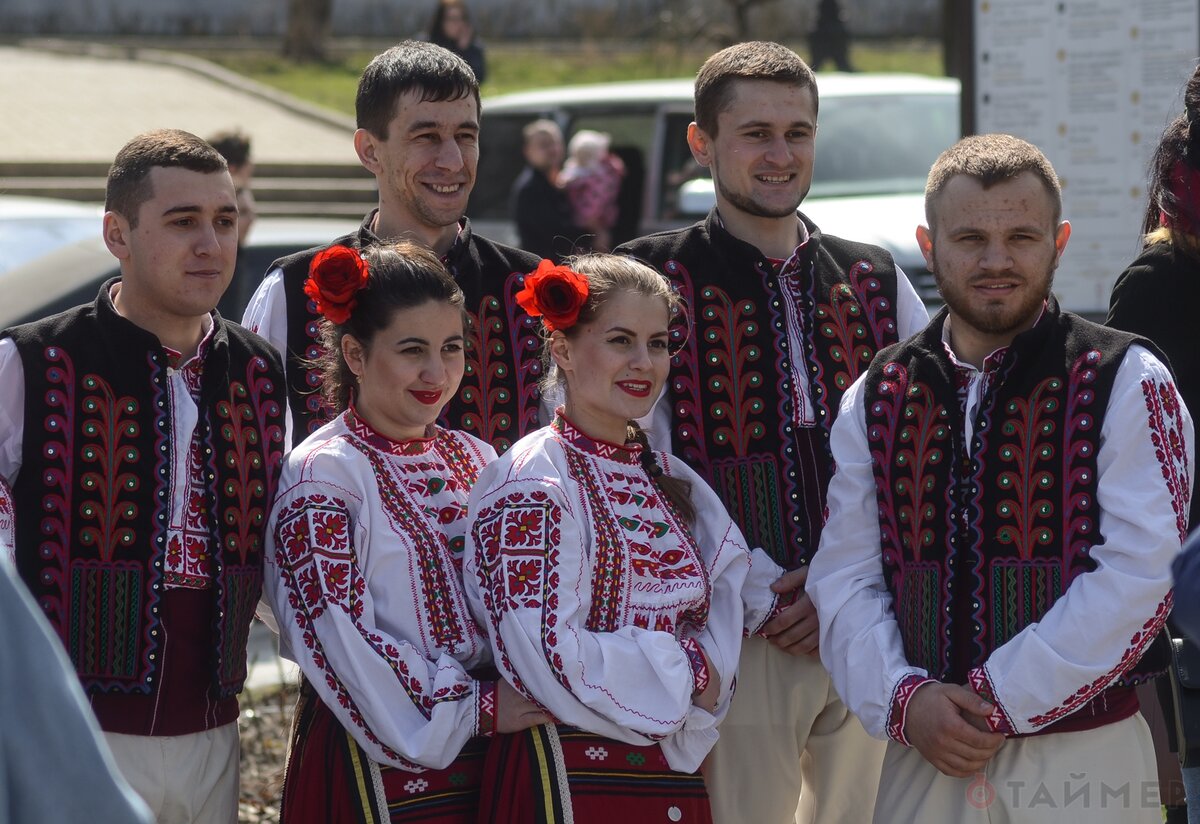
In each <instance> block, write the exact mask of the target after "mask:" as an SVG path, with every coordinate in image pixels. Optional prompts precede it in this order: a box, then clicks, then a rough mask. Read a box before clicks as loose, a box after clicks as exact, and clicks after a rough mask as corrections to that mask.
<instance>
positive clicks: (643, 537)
mask: <svg viewBox="0 0 1200 824" xmlns="http://www.w3.org/2000/svg"><path fill="white" fill-rule="evenodd" d="M565 452H566V457H567V464H568V467H569V469H570V477H571V480H572V481H574V482H575V483H576V484H578V490H579V491H578V495H579V501H578V503H579V504H581V505H582V506H581V507H580V511H581V512H586V513H588V518H587V522H588V526H589V527H590V530H591V538H592V605H591V610H590V612H589V614H588V629H590V630H593V631H596V632H612V631H613V630H615V629H618V628H620V627H622V626H630V625H632V626H637V627H642V628H644V629H653V630H660V631H663V632H671V633H676V634H678V632H679V629H680V625H681V624H683V623H686V624H690V625H692V626H693V627H703V626H704V625H705V623H707V620H708V598H709V587H710V582H709V580H708V571H707V570H706V569H705V567H704V563H703V561H702V560H701V558H700V553H699V549H698V548H697V547H696V543H695V540H694V539H693V538H692V536H691V533H690V532H689V531H688V529H687V527H686V526H685V525H684V524H683V523H682V522H681V521H680V520H678V519H677V518H676V517H675V516H674V513H673V512H671V511H670V510H669V509H668V507H667V505H666V502H665V500H664V499H663V497H662V495H661V493H659V491H658V490H657V488H656V487H655V486H654V484H653V483H651V481H650V479H649V478H648V477H646V475H645V473H644V472H642V471H641V469H640V467H637V466H633V465H629V464H620V463H616V462H613V461H606V460H603V459H596V458H594V457H592V456H589V455H587V454H585V453H582V452H579V451H577V450H574V449H567V450H565Z"/></svg>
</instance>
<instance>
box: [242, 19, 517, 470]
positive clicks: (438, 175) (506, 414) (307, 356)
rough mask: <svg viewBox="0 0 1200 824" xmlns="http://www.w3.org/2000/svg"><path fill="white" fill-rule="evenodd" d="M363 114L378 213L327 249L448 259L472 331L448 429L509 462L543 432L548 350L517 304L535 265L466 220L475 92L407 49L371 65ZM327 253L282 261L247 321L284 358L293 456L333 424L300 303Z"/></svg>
mask: <svg viewBox="0 0 1200 824" xmlns="http://www.w3.org/2000/svg"><path fill="white" fill-rule="evenodd" d="M355 105H356V109H357V116H358V130H357V131H356V132H355V133H354V148H355V150H356V151H357V152H358V157H359V160H360V161H361V162H362V164H363V166H364V167H365V168H366V169H367V170H368V171H370V172H371V173H372V174H373V175H375V178H376V181H377V183H378V185H379V205H378V207H377V208H376V209H374V210H373V211H372V212H371V213H370V214H368V215H367V216H366V218H365V219H364V220H363V223H362V226H361V227H360V228H359V229H358V231H357V232H353V233H351V234H349V235H347V236H345V237H341V238H338V239H337V240H335V241H333V243H332V244H330V245H342V246H351V247H354V248H362V247H364V246H368V245H370V244H371V243H372V242H378V241H379V240H380V239H384V240H398V239H401V238H407V239H408V240H411V241H413V242H415V243H418V244H420V245H422V246H425V247H426V248H429V249H432V250H433V251H434V252H436V253H437V254H438V255H439V256H440V257H441V258H442V261H443V262H444V263H445V264H446V268H447V269H449V270H450V273H451V274H452V275H453V276H454V279H455V280H456V281H457V282H458V285H459V286H460V287H461V288H462V290H463V293H464V294H465V295H466V301H467V302H466V309H467V314H468V316H469V319H470V325H471V334H470V339H469V340H468V341H467V367H466V374H465V375H464V376H463V381H462V389H461V390H460V391H459V393H458V396H457V397H456V398H455V399H454V400H453V401H451V402H450V404H449V405H448V406H447V407H446V412H445V413H444V417H443V423H445V424H446V426H447V428H450V429H462V430H464V431H466V432H469V433H471V434H472V435H475V436H477V437H479V438H481V439H482V440H484V441H487V442H488V443H490V444H492V446H494V447H495V448H496V449H497V450H498V451H500V452H503V451H504V450H505V449H507V448H508V447H509V446H510V445H511V444H512V443H513V442H514V441H515V440H517V438H519V437H520V436H521V435H523V434H525V433H526V432H528V431H531V430H533V429H536V428H537V426H538V393H537V382H538V378H539V376H540V374H541V364H540V363H539V361H538V352H539V351H540V342H539V340H538V338H537V333H536V330H535V328H534V327H533V325H532V324H530V323H528V322H527V319H523V318H522V319H518V317H517V314H518V313H517V311H516V305H515V304H514V303H513V300H512V296H513V295H514V294H515V293H516V292H517V291H519V290H520V288H521V278H522V276H523V275H524V273H526V272H530V271H532V270H533V269H534V268H536V267H537V264H538V259H537V258H536V257H534V256H533V255H530V254H528V253H526V252H522V251H520V250H517V249H513V248H510V247H508V246H503V245H501V244H499V243H493V242H491V241H490V240H487V239H485V238H482V237H480V236H479V235H476V234H473V233H472V231H471V224H470V222H469V221H468V220H467V219H466V218H465V217H463V213H464V212H465V211H466V208H467V198H468V196H469V195H470V194H471V188H472V187H473V186H474V185H475V168H476V165H477V163H478V161H479V105H480V104H479V83H478V82H477V81H476V80H475V75H474V74H473V73H472V72H471V67H470V66H468V65H467V64H466V62H465V61H464V60H463V59H462V58H461V57H458V56H457V55H455V54H453V53H451V52H449V51H447V50H446V49H444V48H442V47H440V46H435V45H433V44H432V43H418V42H413V41H406V42H403V43H400V44H399V45H397V46H393V47H392V48H390V49H388V50H387V51H385V52H383V53H382V54H380V55H378V56H377V57H375V59H373V60H372V61H371V62H370V63H369V64H368V65H367V68H366V69H365V70H364V71H363V74H362V78H361V79H360V80H359V84H358V97H357V99H356V102H355ZM324 248H326V247H319V248H315V249H309V250H307V251H304V252H300V253H298V254H295V255H292V256H290V257H286V258H283V259H282V260H278V261H276V262H275V264H274V265H273V266H272V267H271V271H270V272H269V273H268V274H267V276H266V278H265V279H264V280H263V282H262V284H261V285H260V286H259V288H258V291H257V292H255V294H254V296H253V297H252V298H251V300H250V304H249V306H247V308H246V314H245V317H244V318H243V320H242V323H243V324H244V325H245V326H246V328H248V329H252V330H254V331H256V332H258V333H259V334H261V335H262V336H263V337H265V338H266V339H267V340H269V341H270V342H271V343H272V344H274V346H275V348H276V349H278V350H279V352H280V353H281V354H283V355H284V358H285V370H286V372H287V377H288V400H289V409H290V412H291V418H292V424H293V426H292V444H291V445H293V446H294V445H296V444H298V443H300V442H301V441H302V440H304V439H305V438H306V437H307V436H308V435H309V434H310V433H311V432H314V431H315V430H316V429H318V428H319V427H320V426H321V424H323V423H325V422H326V421H328V420H329V419H330V418H331V417H332V414H331V410H329V409H327V408H325V407H324V406H323V404H322V402H321V396H320V391H319V390H320V378H319V376H318V373H317V371H316V370H315V369H313V368H312V366H311V363H312V361H314V360H315V358H316V356H317V355H319V354H320V351H321V348H320V343H319V340H318V338H317V328H318V325H319V320H320V317H319V316H318V315H317V313H316V310H315V308H314V306H313V304H312V302H311V301H310V300H309V299H308V298H307V297H306V296H305V294H304V281H305V279H306V278H307V277H308V265H309V262H310V261H311V260H312V259H313V257H315V256H316V254H317V253H318V252H320V251H321V250H322V249H324Z"/></svg>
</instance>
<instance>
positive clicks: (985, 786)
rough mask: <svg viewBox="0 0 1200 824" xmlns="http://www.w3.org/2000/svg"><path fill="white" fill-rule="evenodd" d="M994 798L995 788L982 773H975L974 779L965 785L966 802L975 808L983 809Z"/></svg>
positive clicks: (989, 804) (990, 804)
mask: <svg viewBox="0 0 1200 824" xmlns="http://www.w3.org/2000/svg"><path fill="white" fill-rule="evenodd" d="M995 800H996V788H995V787H993V786H992V785H991V783H990V782H989V781H988V780H987V777H986V776H984V774H983V773H975V779H974V780H973V781H972V782H971V783H970V785H969V786H968V787H967V803H968V804H970V805H971V806H972V807H974V808H975V809H977V810H984V809H987V808H988V807H990V806H992V802H993V801H995Z"/></svg>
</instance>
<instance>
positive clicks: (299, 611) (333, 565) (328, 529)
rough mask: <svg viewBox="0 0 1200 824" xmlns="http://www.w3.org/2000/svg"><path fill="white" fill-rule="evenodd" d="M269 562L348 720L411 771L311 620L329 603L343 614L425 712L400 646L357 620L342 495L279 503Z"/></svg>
mask: <svg viewBox="0 0 1200 824" xmlns="http://www.w3.org/2000/svg"><path fill="white" fill-rule="evenodd" d="M275 545H276V550H275V563H276V565H277V566H278V568H279V572H280V574H281V576H282V577H283V580H284V584H285V585H286V587H287V589H288V600H289V603H290V605H291V607H292V608H293V609H294V610H295V611H296V612H295V622H296V626H297V627H298V628H299V629H300V631H301V635H302V637H303V640H304V645H305V648H306V649H307V650H308V652H309V655H310V656H311V658H312V661H313V662H314V663H315V664H316V665H317V666H318V667H320V668H321V669H322V671H323V672H324V673H325V684H326V686H327V687H328V688H329V689H330V691H332V692H333V693H334V696H335V698H336V700H337V702H338V704H339V705H340V706H341V707H342V708H343V709H345V710H346V711H347V713H348V714H349V716H350V721H351V722H352V723H353V724H354V725H355V726H357V727H358V728H359V729H361V730H362V731H363V734H364V735H365V736H366V737H367V738H368V740H370V741H371V742H372V743H374V744H377V745H378V746H379V747H380V749H382V751H383V752H384V754H385V755H386V756H387V757H388V758H389V759H391V760H393V761H396V762H397V763H400V764H404V765H405V767H406V768H408V769H411V770H412V771H414V772H420V770H421V768H420V767H417V766H416V765H414V764H410V762H408V761H406V760H405V759H404V758H402V757H401V756H400V755H399V754H398V753H396V752H395V751H394V750H392V749H391V748H390V747H388V746H387V745H386V744H384V743H383V742H382V741H380V740H379V738H378V737H377V736H376V735H375V733H374V732H373V731H372V730H371V729H370V728H369V727H368V726H367V723H366V720H365V719H364V718H363V717H362V713H361V711H360V710H359V709H358V707H357V705H356V704H355V702H354V699H353V697H352V696H351V695H350V693H349V691H348V690H347V689H346V687H345V685H344V684H343V683H342V682H341V679H339V678H338V675H337V673H336V672H335V671H334V669H333V667H332V666H331V665H330V663H329V660H328V658H327V656H326V654H325V650H324V647H323V646H322V644H321V640H320V637H319V636H318V635H317V633H316V631H315V630H314V628H313V623H314V622H315V621H316V620H317V619H319V618H320V617H321V616H323V615H324V614H325V613H326V612H327V611H329V610H331V609H337V610H339V611H341V612H343V613H344V614H346V615H347V616H349V618H350V620H351V621H352V622H353V623H354V625H355V626H356V627H357V628H358V630H359V632H360V633H361V634H362V636H363V638H364V639H365V640H366V641H367V643H368V644H370V645H371V647H372V648H373V649H374V650H375V651H376V653H377V654H378V655H379V656H380V657H381V658H382V659H383V660H386V661H387V662H388V663H389V664H390V665H391V667H392V670H393V672H395V674H396V677H397V681H398V682H399V683H400V685H401V686H402V688H403V689H404V691H405V693H406V694H407V695H408V697H409V700H410V701H412V703H413V706H415V707H417V708H418V709H419V710H420V711H421V712H422V713H423V714H424V715H425V717H427V718H428V717H429V714H430V712H431V711H432V707H433V703H434V702H433V699H432V698H431V696H429V695H427V694H426V693H425V691H424V684H423V683H422V681H421V679H420V678H418V677H417V676H416V675H414V674H413V673H411V672H410V670H409V666H408V664H407V662H405V661H404V660H403V658H401V655H400V650H399V649H398V648H396V647H395V646H393V645H392V644H389V643H384V640H383V638H382V636H380V635H379V634H378V633H374V632H370V631H368V630H366V629H365V628H364V627H363V626H362V625H361V623H360V620H361V618H362V611H363V603H362V598H363V595H364V593H365V592H366V581H365V580H364V579H363V577H362V575H361V573H360V571H359V567H358V561H357V558H356V555H355V551H354V546H353V542H352V539H351V526H350V511H349V509H348V508H347V506H346V503H345V501H343V500H341V499H339V498H335V497H332V496H329V495H322V494H313V495H302V496H299V497H297V498H296V499H294V500H292V501H290V502H288V503H287V504H286V505H285V506H283V507H282V508H281V509H280V512H279V516H278V519H277V521H276V525H275Z"/></svg>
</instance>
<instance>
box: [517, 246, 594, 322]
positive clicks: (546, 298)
mask: <svg viewBox="0 0 1200 824" xmlns="http://www.w3.org/2000/svg"><path fill="white" fill-rule="evenodd" d="M516 297H517V304H518V305H519V306H520V307H521V308H522V309H524V310H525V311H526V312H528V313H529V314H530V315H533V316H534V317H535V318H536V317H541V319H542V325H543V326H545V327H546V331H547V332H553V331H555V330H556V329H570V328H571V327H572V326H574V325H575V322H576V321H577V320H579V310H580V309H582V308H583V304H585V303H587V298H588V282H587V278H585V277H584V276H583V275H581V274H579V273H578V272H573V271H571V270H570V269H568V268H567V267H566V266H555V265H554V262H553V261H550V260H543V261H542V262H541V263H539V264H538V268H537V269H536V270H535V271H533V272H530V273H529V274H528V275H526V276H525V288H524V289H522V290H521V291H520V292H517V295H516Z"/></svg>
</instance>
